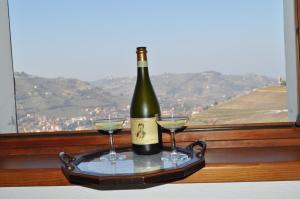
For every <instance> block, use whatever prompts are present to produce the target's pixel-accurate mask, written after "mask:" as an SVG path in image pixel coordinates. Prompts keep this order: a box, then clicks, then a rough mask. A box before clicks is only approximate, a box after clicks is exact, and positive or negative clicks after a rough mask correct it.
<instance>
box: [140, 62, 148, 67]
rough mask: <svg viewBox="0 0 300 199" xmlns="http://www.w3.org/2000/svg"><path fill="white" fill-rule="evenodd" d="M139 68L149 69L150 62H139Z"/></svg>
mask: <svg viewBox="0 0 300 199" xmlns="http://www.w3.org/2000/svg"><path fill="white" fill-rule="evenodd" d="M137 67H138V68H139V67H141V68H144V67H148V62H147V61H138V62H137Z"/></svg>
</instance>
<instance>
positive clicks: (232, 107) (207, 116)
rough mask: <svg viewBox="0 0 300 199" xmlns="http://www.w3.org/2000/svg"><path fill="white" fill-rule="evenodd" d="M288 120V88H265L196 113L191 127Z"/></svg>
mask: <svg viewBox="0 0 300 199" xmlns="http://www.w3.org/2000/svg"><path fill="white" fill-rule="evenodd" d="M285 121H288V112H287V90H286V87H285V86H271V87H263V88H258V89H255V90H253V91H252V92H250V93H247V94H244V95H241V96H236V97H234V98H232V99H230V100H228V101H226V102H223V103H220V104H218V105H216V106H211V107H210V108H208V109H207V110H206V111H203V112H200V113H198V114H193V115H192V118H191V120H190V125H193V124H201V125H216V124H241V123H260V122H285Z"/></svg>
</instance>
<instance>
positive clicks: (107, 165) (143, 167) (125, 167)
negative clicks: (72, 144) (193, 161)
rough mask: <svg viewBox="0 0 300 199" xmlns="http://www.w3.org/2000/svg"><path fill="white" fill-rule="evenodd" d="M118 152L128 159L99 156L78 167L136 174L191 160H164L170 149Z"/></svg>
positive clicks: (106, 172)
mask: <svg viewBox="0 0 300 199" xmlns="http://www.w3.org/2000/svg"><path fill="white" fill-rule="evenodd" d="M178 153H181V152H178ZM118 154H119V155H122V156H126V159H124V160H116V161H114V162H111V161H102V160H100V158H99V157H95V158H94V159H92V160H88V161H83V162H81V163H79V164H78V168H79V169H80V170H81V171H85V172H93V173H97V174H111V175H114V174H135V173H145V172H154V171H159V170H161V169H172V168H177V167H178V166H180V165H182V164H185V163H186V162H188V161H189V160H190V158H188V159H185V160H180V161H178V162H176V164H174V163H173V162H170V161H162V157H165V156H169V155H170V152H169V151H163V152H161V153H158V154H154V155H136V154H134V153H133V152H132V151H126V152H120V153H118Z"/></svg>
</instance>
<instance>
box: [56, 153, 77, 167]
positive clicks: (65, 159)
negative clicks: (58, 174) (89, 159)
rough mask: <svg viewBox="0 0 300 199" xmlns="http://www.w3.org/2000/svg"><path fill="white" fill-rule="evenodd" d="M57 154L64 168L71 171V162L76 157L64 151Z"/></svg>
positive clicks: (72, 165)
mask: <svg viewBox="0 0 300 199" xmlns="http://www.w3.org/2000/svg"><path fill="white" fill-rule="evenodd" d="M58 155H59V159H60V160H61V162H62V163H63V164H64V165H65V168H66V169H68V170H70V171H72V170H73V169H74V168H75V166H74V164H73V162H74V161H75V160H76V158H75V157H74V156H71V155H69V154H67V153H65V152H60V153H59V154H58Z"/></svg>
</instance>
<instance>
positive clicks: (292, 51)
mask: <svg viewBox="0 0 300 199" xmlns="http://www.w3.org/2000/svg"><path fill="white" fill-rule="evenodd" d="M8 1H9V0H2V1H1V2H2V3H1V4H0V6H1V9H3V10H4V11H6V12H3V13H4V14H3V15H4V16H2V20H3V19H4V20H3V22H2V24H0V30H1V32H3V31H4V32H7V33H9V34H8V36H6V40H9V42H8V43H7V45H2V46H0V48H1V51H2V52H4V53H6V54H7V56H8V57H9V60H10V63H9V64H8V65H7V64H6V65H7V66H8V67H10V70H8V72H6V73H5V72H4V73H0V79H2V78H4V77H6V78H7V77H10V78H9V79H8V80H7V81H6V82H7V84H8V85H9V88H10V92H13V95H9V96H8V98H7V99H6V103H7V107H10V110H9V111H10V112H11V113H14V115H13V118H14V119H12V122H11V123H10V126H9V127H8V126H7V127H6V128H5V129H8V130H7V132H11V133H17V134H18V128H17V126H18V123H17V119H16V118H17V110H16V109H17V108H16V99H15V97H16V96H15V81H14V74H13V58H12V46H11V39H10V25H9V7H8ZM299 2H300V0H289V1H285V0H283V8H284V37H285V54H286V77H287V78H286V80H287V90H288V117H289V120H290V121H291V122H273V123H247V124H228V125H227V124H224V125H207V126H203V125H193V126H188V129H190V130H197V129H204V130H208V131H209V130H214V129H222V130H233V129H249V128H262V127H267V128H270V127H274V128H276V127H280V126H290V127H291V126H294V122H295V121H296V119H297V116H298V114H299V104H300V99H299V93H300V85H299V84H300V83H299V82H300V75H299V72H298V71H300V69H299V57H300V56H299V20H298V19H299V16H300V14H299V10H298V5H299ZM1 39H3V38H1ZM4 39H5V38H4ZM6 62H7V61H6ZM0 65H5V63H4V61H3V60H1V59H0ZM0 116H1V118H2V117H8V114H6V113H5V112H3V111H2V112H0ZM9 117H11V116H9ZM0 127H1V126H0ZM125 131H128V129H127V130H125ZM70 132H77V133H78V132H89V131H75V130H74V131H61V133H70ZM0 133H1V132H0ZM50 133H51V132H50ZM30 134H35V135H37V134H45V132H35V133H30ZM53 134H55V133H53Z"/></svg>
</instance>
